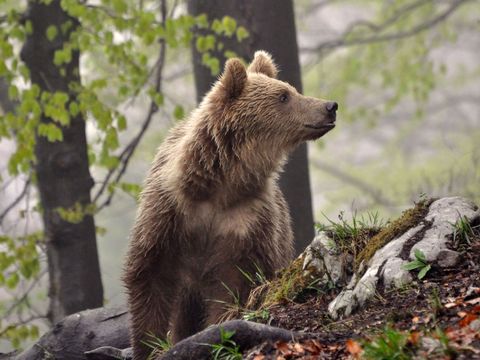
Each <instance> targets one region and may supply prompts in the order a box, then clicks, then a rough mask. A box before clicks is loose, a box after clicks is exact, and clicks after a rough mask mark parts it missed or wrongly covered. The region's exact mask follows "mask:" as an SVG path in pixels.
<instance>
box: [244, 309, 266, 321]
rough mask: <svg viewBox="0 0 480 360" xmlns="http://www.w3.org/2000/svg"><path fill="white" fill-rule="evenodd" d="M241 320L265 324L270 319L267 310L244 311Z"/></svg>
mask: <svg viewBox="0 0 480 360" xmlns="http://www.w3.org/2000/svg"><path fill="white" fill-rule="evenodd" d="M242 318H243V320H247V321H255V322H261V323H264V324H266V323H267V322H268V319H270V311H269V310H268V309H259V310H246V311H244V313H243V316H242Z"/></svg>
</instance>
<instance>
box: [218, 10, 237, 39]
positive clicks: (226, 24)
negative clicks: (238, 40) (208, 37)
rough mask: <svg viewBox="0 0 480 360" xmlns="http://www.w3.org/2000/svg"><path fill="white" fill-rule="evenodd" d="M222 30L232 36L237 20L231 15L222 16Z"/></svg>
mask: <svg viewBox="0 0 480 360" xmlns="http://www.w3.org/2000/svg"><path fill="white" fill-rule="evenodd" d="M222 25H223V31H224V33H225V35H227V36H232V35H233V34H234V33H235V30H236V29H237V21H236V20H235V19H234V18H232V17H231V16H228V15H227V16H224V17H223V19H222Z"/></svg>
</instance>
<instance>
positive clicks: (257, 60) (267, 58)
mask: <svg viewBox="0 0 480 360" xmlns="http://www.w3.org/2000/svg"><path fill="white" fill-rule="evenodd" d="M248 71H249V72H256V73H261V74H264V75H267V76H268V77H271V78H274V79H276V78H277V74H278V69H277V66H276V65H275V63H274V62H273V59H272V56H271V55H270V54H269V53H267V52H266V51H263V50H259V51H256V52H255V56H254V57H253V61H252V63H251V64H250V66H249V67H248Z"/></svg>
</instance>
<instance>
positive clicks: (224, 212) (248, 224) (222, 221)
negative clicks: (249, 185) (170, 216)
mask: <svg viewBox="0 0 480 360" xmlns="http://www.w3.org/2000/svg"><path fill="white" fill-rule="evenodd" d="M259 208H260V206H259V204H258V201H249V202H245V203H243V204H241V205H238V206H234V207H231V208H229V209H221V208H220V207H218V206H215V205H214V204H212V203H210V202H201V203H197V204H195V205H194V206H192V207H190V208H189V209H188V210H187V211H185V213H184V220H185V221H184V224H185V227H186V230H187V232H188V233H190V234H192V235H196V236H195V237H197V238H198V237H199V235H200V237H202V238H205V241H207V242H208V241H215V240H216V239H218V238H229V239H232V240H233V239H243V238H246V237H248V235H249V233H250V232H251V231H252V229H253V228H254V227H255V225H256V224H257V223H258V219H259V216H261V214H260V212H259Z"/></svg>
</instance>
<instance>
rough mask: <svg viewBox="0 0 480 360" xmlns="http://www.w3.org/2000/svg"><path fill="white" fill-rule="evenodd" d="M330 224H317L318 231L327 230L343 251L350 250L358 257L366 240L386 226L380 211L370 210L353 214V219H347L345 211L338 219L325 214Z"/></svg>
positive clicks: (349, 251)
mask: <svg viewBox="0 0 480 360" xmlns="http://www.w3.org/2000/svg"><path fill="white" fill-rule="evenodd" d="M323 216H324V217H325V219H326V220H327V222H328V224H318V223H317V224H315V226H316V228H317V230H318V231H325V232H327V233H328V234H329V236H331V237H332V239H333V240H334V242H335V243H336V244H338V246H339V248H340V250H341V251H343V252H348V253H350V254H352V255H353V256H354V257H356V255H357V253H358V251H359V250H360V249H362V248H363V247H364V245H365V244H366V242H367V241H368V240H369V239H370V238H371V237H372V236H373V235H375V234H376V233H378V232H379V231H380V229H381V228H382V227H383V226H384V222H383V221H382V220H381V219H380V217H379V214H378V212H368V213H366V214H365V215H362V216H358V215H357V213H356V212H354V213H353V214H352V218H351V220H347V219H346V217H345V214H344V212H343V211H341V212H340V213H339V214H338V221H334V220H331V219H330V218H328V217H327V216H326V215H325V214H323Z"/></svg>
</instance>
